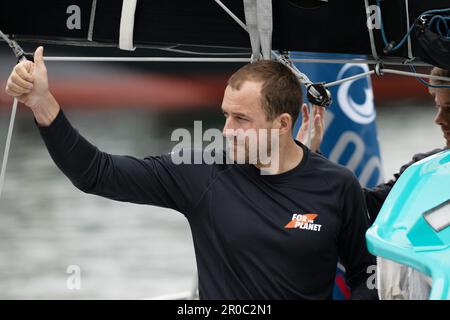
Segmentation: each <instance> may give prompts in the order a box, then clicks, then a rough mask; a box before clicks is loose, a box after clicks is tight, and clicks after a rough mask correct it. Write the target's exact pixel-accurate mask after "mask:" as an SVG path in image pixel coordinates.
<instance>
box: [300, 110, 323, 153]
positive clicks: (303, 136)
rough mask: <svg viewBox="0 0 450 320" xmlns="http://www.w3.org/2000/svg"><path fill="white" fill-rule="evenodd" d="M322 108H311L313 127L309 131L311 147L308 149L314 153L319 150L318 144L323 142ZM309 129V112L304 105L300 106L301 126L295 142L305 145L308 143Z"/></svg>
mask: <svg viewBox="0 0 450 320" xmlns="http://www.w3.org/2000/svg"><path fill="white" fill-rule="evenodd" d="M323 113H324V108H323V107H320V106H313V116H314V118H313V127H312V130H311V146H310V149H311V150H312V151H314V152H316V151H317V150H319V148H320V144H321V143H322V140H323V134H324V127H325V124H324V115H323ZM308 129H309V111H308V106H307V105H306V104H303V105H302V126H301V127H300V130H299V131H298V133H297V140H298V141H300V142H301V143H303V144H305V145H306V143H307V141H308Z"/></svg>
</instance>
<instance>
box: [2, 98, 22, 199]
mask: <svg viewBox="0 0 450 320" xmlns="http://www.w3.org/2000/svg"><path fill="white" fill-rule="evenodd" d="M17 103H18V101H17V99H16V98H15V99H14V103H13V107H12V111H11V118H10V120H9V127H8V134H7V136H6V144H5V151H4V153H3V160H2V169H1V171H0V198H1V196H2V192H3V186H4V185H5V175H6V164H7V162H8V157H9V150H10V148H11V138H12V134H13V127H14V120H15V119H16V113H17Z"/></svg>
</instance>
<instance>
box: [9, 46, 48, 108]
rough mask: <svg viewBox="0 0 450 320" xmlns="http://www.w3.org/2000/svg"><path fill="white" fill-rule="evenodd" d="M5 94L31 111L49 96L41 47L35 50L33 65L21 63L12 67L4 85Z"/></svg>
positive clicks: (26, 62) (29, 62)
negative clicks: (14, 98)
mask: <svg viewBox="0 0 450 320" xmlns="http://www.w3.org/2000/svg"><path fill="white" fill-rule="evenodd" d="M6 93H7V94H9V95H10V96H13V97H16V98H17V99H18V100H19V101H20V102H22V103H24V104H25V105H27V106H28V107H30V108H31V109H33V108H36V107H37V106H38V105H39V103H40V102H41V101H43V100H44V98H46V97H47V96H48V95H49V90H48V77H47V68H46V67H45V63H44V48H43V47H39V48H37V49H36V52H35V53H34V63H33V62H31V61H22V62H20V63H19V64H17V65H16V66H15V67H14V69H13V71H12V72H11V75H10V76H9V79H8V82H7V84H6Z"/></svg>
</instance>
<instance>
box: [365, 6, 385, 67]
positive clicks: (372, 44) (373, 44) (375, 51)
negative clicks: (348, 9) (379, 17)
mask: <svg viewBox="0 0 450 320" xmlns="http://www.w3.org/2000/svg"><path fill="white" fill-rule="evenodd" d="M364 5H365V7H366V18H367V21H369V20H370V10H369V1H368V0H364ZM378 10H381V8H378ZM367 31H368V32H369V40H370V49H371V51H372V56H373V57H374V58H375V59H376V60H378V59H379V57H378V53H377V48H376V45H375V39H374V36H373V26H371V27H369V25H367Z"/></svg>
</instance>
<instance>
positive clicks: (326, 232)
mask: <svg viewBox="0 0 450 320" xmlns="http://www.w3.org/2000/svg"><path fill="white" fill-rule="evenodd" d="M39 130H40V133H41V136H42V138H43V139H44V142H45V144H46V146H47V148H48V151H49V153H50V155H51V157H52V158H53V160H54V162H55V163H56V165H57V166H58V167H59V168H60V169H61V171H62V172H63V173H64V174H65V175H66V176H67V177H68V178H69V179H70V180H71V182H72V183H73V184H74V185H75V186H76V187H78V188H79V189H80V190H82V191H84V192H87V193H91V194H96V195H99V196H102V197H107V198H110V199H114V200H119V201H127V202H133V203H139V204H149V205H156V206H161V207H167V208H172V209H175V210H178V211H179V212H181V213H182V214H183V215H184V216H185V217H186V218H187V220H188V222H189V224H190V227H191V231H192V236H193V241H194V247H195V253H196V261H197V268H198V275H199V294H200V298H201V299H330V298H331V297H332V289H333V283H334V276H335V271H336V264H337V261H338V257H339V258H340V260H341V262H342V263H343V264H344V266H345V267H346V275H347V276H346V278H347V282H348V284H349V285H350V287H351V289H352V298H374V297H375V296H376V292H368V291H367V290H368V289H367V286H366V280H367V278H368V276H369V274H368V273H367V268H368V266H369V265H372V264H375V262H374V258H373V257H372V256H371V255H370V254H369V253H368V251H367V249H366V242H365V232H366V230H367V228H368V226H369V220H368V215H367V208H366V204H365V200H364V196H363V193H362V190H361V187H360V185H359V183H358V181H357V179H356V178H355V177H354V175H353V173H351V172H350V171H349V170H347V169H346V168H344V167H341V166H339V165H336V164H334V163H332V162H330V161H329V160H327V159H325V158H324V157H322V156H320V155H318V154H315V153H312V152H310V151H309V149H307V148H306V147H305V146H303V145H302V144H300V143H299V145H300V146H301V147H302V148H303V151H304V157H303V160H302V161H301V163H300V164H299V165H298V166H297V167H296V168H294V169H292V170H290V171H288V172H285V173H282V174H278V175H261V174H260V172H259V170H258V169H257V168H256V167H255V166H253V165H237V164H212V165H208V164H205V163H203V164H181V165H175V164H174V163H173V162H172V160H171V156H170V154H166V155H162V156H149V157H146V158H144V159H137V158H135V157H131V156H118V155H111V154H108V153H105V152H101V151H100V150H98V149H97V148H96V147H95V146H94V145H92V144H91V143H89V142H88V141H87V140H86V139H85V138H83V137H82V136H81V135H80V134H79V133H78V131H77V130H75V129H74V128H73V127H72V126H71V124H70V123H69V121H68V120H67V118H66V117H65V115H64V113H63V112H62V111H60V112H59V114H58V116H57V118H56V119H55V120H54V122H53V123H52V124H51V125H50V126H49V127H40V128H39ZM188 152H191V151H188ZM195 152H201V151H192V153H195ZM372 291H375V290H372Z"/></svg>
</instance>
